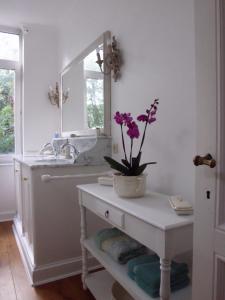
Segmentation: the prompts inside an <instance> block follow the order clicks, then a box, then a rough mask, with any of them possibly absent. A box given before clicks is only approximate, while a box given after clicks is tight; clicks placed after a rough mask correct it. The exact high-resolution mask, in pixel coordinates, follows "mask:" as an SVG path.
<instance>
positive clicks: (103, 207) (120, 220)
mask: <svg viewBox="0 0 225 300" xmlns="http://www.w3.org/2000/svg"><path fill="white" fill-rule="evenodd" d="M96 209H97V212H98V213H99V214H100V215H101V216H102V217H103V218H105V219H106V220H107V221H108V222H111V223H113V224H115V225H116V226H119V227H121V228H123V227H124V213H123V212H122V211H120V210H118V209H116V208H114V207H112V206H110V205H107V204H105V203H102V202H99V201H98V203H97V207H96Z"/></svg>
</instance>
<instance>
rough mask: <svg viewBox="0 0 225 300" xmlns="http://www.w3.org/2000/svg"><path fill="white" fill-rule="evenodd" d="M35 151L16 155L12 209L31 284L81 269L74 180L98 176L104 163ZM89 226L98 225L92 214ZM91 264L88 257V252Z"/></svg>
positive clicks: (103, 170)
mask: <svg viewBox="0 0 225 300" xmlns="http://www.w3.org/2000/svg"><path fill="white" fill-rule="evenodd" d="M40 159H41V157H40V156H16V157H15V158H14V172H15V185H16V198H17V215H16V216H15V218H14V225H13V228H14V234H15V236H16V240H17V243H18V245H19V248H20V250H21V255H22V257H23V262H24V265H25V268H26V270H27V274H28V276H29V279H30V282H31V284H32V285H40V284H43V283H46V282H50V281H53V280H55V279H59V278H64V277H68V276H71V275H72V274H77V273H79V271H80V269H81V249H80V230H79V228H80V213H79V211H80V210H79V205H78V191H77V189H76V186H77V185H79V184H85V183H93V182H97V178H98V177H99V176H102V174H103V173H108V171H109V167H108V165H80V164H77V163H76V164H73V162H72V161H70V160H68V161H65V160H61V161H60V160H59V161H55V160H53V161H52V160H48V159H47V161H46V157H42V160H40ZM90 227H91V229H92V230H93V232H94V231H96V230H98V229H99V228H101V224H100V223H99V221H98V219H97V218H95V216H92V217H91V223H90ZM90 262H91V264H92V265H95V263H96V262H95V261H94V259H93V258H90Z"/></svg>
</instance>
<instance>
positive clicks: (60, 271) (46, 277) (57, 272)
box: [13, 220, 100, 286]
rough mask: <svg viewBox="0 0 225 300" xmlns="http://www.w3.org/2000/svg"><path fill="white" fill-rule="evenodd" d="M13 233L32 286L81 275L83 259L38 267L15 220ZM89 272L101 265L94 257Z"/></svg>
mask: <svg viewBox="0 0 225 300" xmlns="http://www.w3.org/2000/svg"><path fill="white" fill-rule="evenodd" d="M13 232H14V235H15V238H16V242H17V245H18V248H19V251H20V254H21V257H22V261H23V264H24V267H25V270H26V273H27V276H28V279H29V282H30V284H31V285H32V286H38V285H42V284H45V283H48V282H52V281H56V280H59V279H63V278H66V277H70V276H74V275H77V274H80V273H81V270H82V257H74V258H69V259H65V260H61V261H56V262H53V263H50V264H45V265H39V266H36V265H35V264H34V263H33V262H32V258H31V257H30V251H29V249H27V247H28V246H27V243H25V242H24V237H23V236H22V235H21V232H20V228H19V227H18V223H16V222H15V220H14V225H13ZM88 266H89V270H93V269H97V268H99V267H100V265H99V263H98V262H97V261H96V259H95V258H94V257H92V256H90V257H88Z"/></svg>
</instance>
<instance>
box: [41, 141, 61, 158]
mask: <svg viewBox="0 0 225 300" xmlns="http://www.w3.org/2000/svg"><path fill="white" fill-rule="evenodd" d="M48 150H49V151H51V152H52V154H54V156H55V158H57V155H58V152H57V151H56V148H55V147H54V145H53V144H52V143H50V142H48V143H46V144H44V145H43V146H42V148H41V150H40V154H44V153H45V151H48Z"/></svg>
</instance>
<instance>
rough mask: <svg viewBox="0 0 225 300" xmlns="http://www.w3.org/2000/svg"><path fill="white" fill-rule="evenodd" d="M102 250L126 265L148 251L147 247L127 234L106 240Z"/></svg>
mask: <svg viewBox="0 0 225 300" xmlns="http://www.w3.org/2000/svg"><path fill="white" fill-rule="evenodd" d="M101 248H102V250H103V251H105V252H106V253H108V254H109V255H110V256H111V257H112V259H113V260H115V261H117V262H118V263H120V264H126V263H127V262H128V261H129V260H130V259H132V258H134V257H137V256H139V255H143V254H145V253H146V251H147V248H146V247H145V246H143V245H142V244H140V243H139V242H137V241H135V240H134V239H132V238H130V237H129V236H127V235H126V234H122V235H121V236H117V237H111V238H109V239H107V240H105V241H104V242H103V243H102V246H101Z"/></svg>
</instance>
